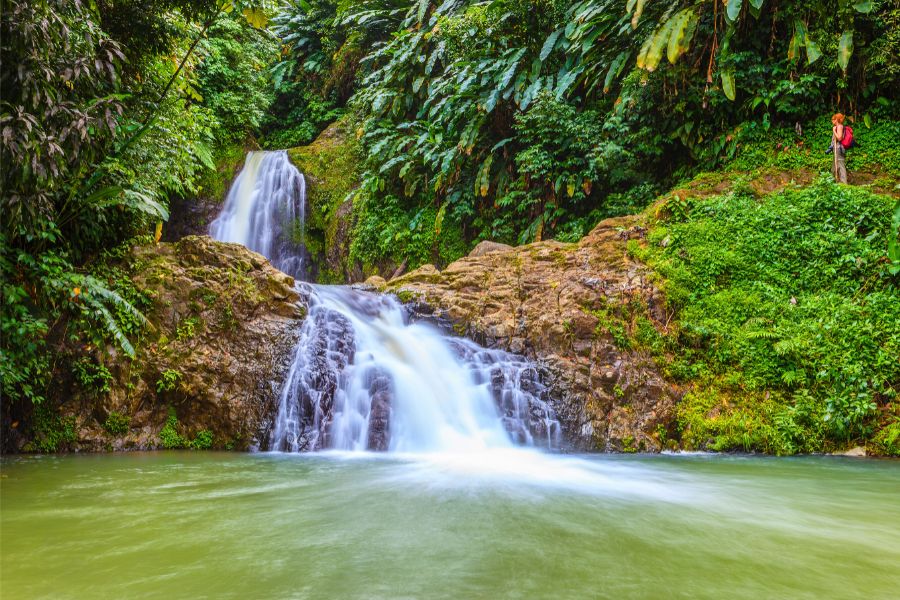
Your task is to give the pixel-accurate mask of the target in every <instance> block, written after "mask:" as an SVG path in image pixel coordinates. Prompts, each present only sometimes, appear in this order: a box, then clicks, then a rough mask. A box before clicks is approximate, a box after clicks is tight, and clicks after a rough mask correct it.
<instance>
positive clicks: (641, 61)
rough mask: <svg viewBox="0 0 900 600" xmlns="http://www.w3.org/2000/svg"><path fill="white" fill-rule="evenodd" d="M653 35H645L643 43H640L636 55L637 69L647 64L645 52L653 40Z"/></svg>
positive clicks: (648, 49)
mask: <svg viewBox="0 0 900 600" xmlns="http://www.w3.org/2000/svg"><path fill="white" fill-rule="evenodd" d="M653 38H654V36H653V35H650V36H648V37H647V39H646V40H644V43H643V44H642V45H641V49H640V50H639V51H638V55H637V67H638V69H643V68H644V67H646V65H647V53H648V52H649V51H650V44H651V43H652V42H653Z"/></svg>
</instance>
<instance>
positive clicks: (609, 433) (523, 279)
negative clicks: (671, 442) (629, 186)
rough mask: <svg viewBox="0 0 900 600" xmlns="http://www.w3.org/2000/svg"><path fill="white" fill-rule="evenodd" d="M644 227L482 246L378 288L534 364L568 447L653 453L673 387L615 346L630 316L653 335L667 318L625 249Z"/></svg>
mask: <svg viewBox="0 0 900 600" xmlns="http://www.w3.org/2000/svg"><path fill="white" fill-rule="evenodd" d="M622 231H625V232H628V234H627V235H622V234H621V233H620V232H622ZM644 231H645V230H644V229H643V228H642V227H640V226H639V225H638V223H637V219H636V217H621V218H616V219H608V220H606V221H603V222H602V223H600V224H599V225H597V227H596V228H595V229H594V230H593V231H592V232H591V233H590V234H589V235H588V236H586V237H585V238H584V239H582V240H581V241H580V242H578V243H577V244H564V243H561V242H556V241H553V240H548V241H544V242H537V243H534V244H529V245H526V246H520V247H517V248H509V247H505V248H498V247H497V246H502V245H490V244H493V243H492V242H482V244H479V246H478V247H476V250H475V251H473V252H472V253H471V254H470V255H469V256H467V257H465V258H463V259H460V260H458V261H456V262H454V263H452V264H450V265H447V267H446V268H445V269H444V270H443V271H438V270H437V269H435V268H434V267H433V266H431V265H426V266H425V267H420V268H419V269H417V270H415V271H413V272H411V273H408V274H406V275H404V276H402V277H399V278H397V279H395V280H392V281H390V282H388V283H387V284H386V286H385V290H386V291H388V292H394V293H396V294H397V296H398V297H399V298H402V299H406V298H410V299H412V298H415V300H416V303H415V304H414V305H413V306H412V309H413V312H414V314H418V315H422V316H424V317H426V318H434V317H438V318H440V319H446V320H448V321H450V322H451V323H453V324H454V325H453V329H454V330H455V331H457V332H458V333H460V332H463V331H464V332H466V335H468V336H470V337H472V338H473V339H475V340H476V341H478V342H480V343H483V344H485V345H487V346H489V347H499V348H502V349H504V350H508V351H511V352H515V353H518V354H523V355H525V356H526V357H527V358H529V359H531V360H534V361H536V362H537V363H538V365H539V366H540V371H541V375H542V377H541V379H542V380H543V383H544V385H546V386H547V392H546V396H547V402H548V404H549V405H550V406H551V408H552V409H553V410H554V411H555V413H556V415H557V417H558V418H559V421H560V423H561V424H562V426H563V432H564V434H565V437H566V438H567V439H568V441H569V443H570V444H571V445H572V446H574V447H575V448H576V449H583V450H592V449H599V450H620V451H634V450H640V451H659V450H661V449H662V445H661V442H660V441H659V438H660V433H659V432H660V431H674V429H675V428H674V421H675V410H674V408H675V403H676V400H677V399H678V397H679V392H678V390H677V389H676V388H675V386H674V385H672V384H671V383H669V382H667V381H666V380H665V379H664V378H663V376H662V375H661V373H660V370H659V367H658V366H657V365H656V363H655V362H654V360H653V358H652V357H650V356H647V355H646V354H645V353H644V352H641V351H639V350H634V349H631V347H630V345H625V346H624V347H622V346H621V345H620V343H619V337H620V336H621V335H622V334H621V333H620V332H622V331H624V328H625V327H626V326H627V325H628V324H629V323H631V322H632V317H633V316H637V315H640V316H641V317H642V318H646V319H647V320H649V321H650V322H651V323H652V324H654V325H655V326H656V327H658V328H662V327H663V326H664V323H665V319H666V315H665V309H664V302H663V300H662V294H661V292H660V291H659V290H657V289H655V288H654V287H653V285H652V284H651V283H650V281H652V280H651V279H650V278H649V277H648V275H649V272H648V270H647V269H646V267H644V266H643V265H641V264H640V263H637V262H635V261H632V260H631V259H630V258H629V257H628V255H627V252H626V244H627V241H628V239H633V238H638V239H641V238H642V237H643V233H644ZM484 244H488V245H485V246H484V248H482V250H478V248H481V247H482V245H484ZM635 311H637V312H635ZM617 336H619V337H617ZM635 346H636V344H635Z"/></svg>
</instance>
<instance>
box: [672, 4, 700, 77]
mask: <svg viewBox="0 0 900 600" xmlns="http://www.w3.org/2000/svg"><path fill="white" fill-rule="evenodd" d="M673 20H674V23H673V25H672V34H671V35H670V36H669V47H668V49H667V52H666V57H667V58H668V59H669V62H670V63H672V64H673V65H674V64H675V61H676V60H678V57H679V56H681V55H682V54H684V53H685V52H687V50H688V48H690V46H691V40H692V39H693V37H694V30H695V29H696V26H697V13H695V12H694V11H693V10H692V9H685V10H683V11H681V12H680V13H678V14H677V15H675V17H673Z"/></svg>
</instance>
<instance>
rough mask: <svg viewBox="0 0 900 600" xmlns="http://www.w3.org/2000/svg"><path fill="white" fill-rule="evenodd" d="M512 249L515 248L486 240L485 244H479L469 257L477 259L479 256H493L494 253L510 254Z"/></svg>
mask: <svg viewBox="0 0 900 600" xmlns="http://www.w3.org/2000/svg"><path fill="white" fill-rule="evenodd" d="M512 249H513V247H512V246H510V245H508V244H500V243H498V242H491V241H488V240H485V241H483V242H479V243H478V245H477V246H475V247H474V248H473V249H472V251H471V252H469V256H470V257H472V258H475V257H478V256H485V255H487V254H492V253H494V252H508V251H509V250H512Z"/></svg>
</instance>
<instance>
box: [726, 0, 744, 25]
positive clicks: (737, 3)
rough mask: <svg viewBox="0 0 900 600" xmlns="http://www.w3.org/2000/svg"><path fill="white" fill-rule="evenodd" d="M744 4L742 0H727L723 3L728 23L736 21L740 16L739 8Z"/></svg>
mask: <svg viewBox="0 0 900 600" xmlns="http://www.w3.org/2000/svg"><path fill="white" fill-rule="evenodd" d="M743 6H744V0H727V4H726V5H725V16H726V17H727V18H728V21H729V22H730V23H734V22H735V21H737V19H738V17H739V16H741V8H742V7H743Z"/></svg>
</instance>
